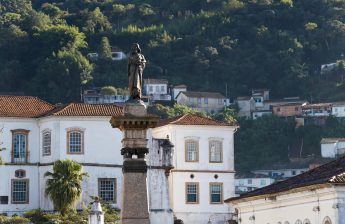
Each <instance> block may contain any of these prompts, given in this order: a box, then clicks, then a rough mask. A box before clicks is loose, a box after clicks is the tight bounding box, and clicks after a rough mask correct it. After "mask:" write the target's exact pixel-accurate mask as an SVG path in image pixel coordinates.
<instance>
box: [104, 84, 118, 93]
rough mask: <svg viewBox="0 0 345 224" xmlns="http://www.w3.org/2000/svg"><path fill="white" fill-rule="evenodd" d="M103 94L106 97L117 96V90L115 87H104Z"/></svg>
mask: <svg viewBox="0 0 345 224" xmlns="http://www.w3.org/2000/svg"><path fill="white" fill-rule="evenodd" d="M101 93H102V94H104V95H116V94H117V89H116V88H115V87H114V86H104V87H102V89H101Z"/></svg>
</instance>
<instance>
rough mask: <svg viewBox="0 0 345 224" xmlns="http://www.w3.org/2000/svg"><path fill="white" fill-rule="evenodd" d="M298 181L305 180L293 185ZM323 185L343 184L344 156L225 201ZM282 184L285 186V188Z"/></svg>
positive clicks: (344, 179)
mask: <svg viewBox="0 0 345 224" xmlns="http://www.w3.org/2000/svg"><path fill="white" fill-rule="evenodd" d="M339 163H340V164H343V166H339ZM335 167H336V169H335ZM327 172H333V173H331V174H329V173H327ZM315 173H316V174H315ZM317 174H319V175H317ZM299 179H303V180H306V182H305V183H303V182H302V183H295V182H298V180H299ZM325 183H329V184H345V156H343V157H340V158H338V159H336V160H333V161H331V162H328V163H326V164H323V165H321V166H318V167H316V168H314V169H311V170H309V171H307V172H304V173H301V174H299V175H296V176H294V177H290V178H288V179H286V180H283V181H279V182H276V183H273V184H271V185H268V186H266V187H263V188H258V189H256V190H254V191H250V192H248V193H244V194H242V195H240V196H239V197H234V198H229V199H227V200H225V201H228V202H229V201H235V200H240V199H244V198H251V197H257V196H260V195H270V194H277V193H280V192H286V191H288V190H291V189H294V188H296V189H297V188H302V187H307V186H311V185H315V184H325ZM284 184H287V186H285V185H284Z"/></svg>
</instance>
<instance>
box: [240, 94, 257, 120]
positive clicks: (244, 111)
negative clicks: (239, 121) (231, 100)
mask: <svg viewBox="0 0 345 224" xmlns="http://www.w3.org/2000/svg"><path fill="white" fill-rule="evenodd" d="M236 103H237V106H238V109H239V111H238V116H240V117H246V118H251V117H252V112H253V111H254V110H255V100H254V98H253V97H251V96H241V97H237V99H236Z"/></svg>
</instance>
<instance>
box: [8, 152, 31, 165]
mask: <svg viewBox="0 0 345 224" xmlns="http://www.w3.org/2000/svg"><path fill="white" fill-rule="evenodd" d="M29 157H30V152H13V151H12V152H11V158H12V163H16V164H24V163H28V162H29Z"/></svg>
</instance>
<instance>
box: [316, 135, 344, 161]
mask: <svg viewBox="0 0 345 224" xmlns="http://www.w3.org/2000/svg"><path fill="white" fill-rule="evenodd" d="M344 153H345V138H323V139H322V140H321V156H322V157H323V158H337V157H339V156H342V155H343V154H344Z"/></svg>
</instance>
